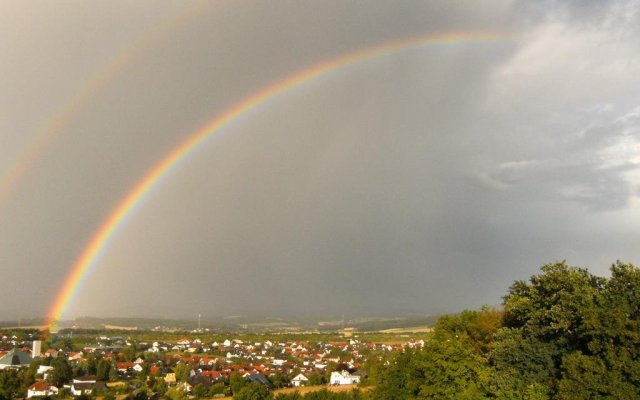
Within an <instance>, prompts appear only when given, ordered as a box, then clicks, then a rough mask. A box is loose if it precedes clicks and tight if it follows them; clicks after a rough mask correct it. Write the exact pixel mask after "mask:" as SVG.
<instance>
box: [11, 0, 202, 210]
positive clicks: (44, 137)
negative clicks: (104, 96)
mask: <svg viewBox="0 0 640 400" xmlns="http://www.w3.org/2000/svg"><path fill="white" fill-rule="evenodd" d="M204 5H205V3H204V2H201V3H194V5H192V6H189V7H186V8H185V10H184V11H182V12H180V13H178V14H175V15H172V16H170V17H169V18H167V19H166V20H164V21H162V22H161V23H160V24H158V25H156V26H153V27H152V28H150V29H147V30H145V31H144V32H142V33H141V34H140V35H139V36H138V37H137V38H135V40H133V41H132V42H131V43H129V44H128V45H127V46H125V47H124V48H123V49H122V50H121V51H119V52H118V53H116V54H115V55H114V56H113V57H112V58H111V59H110V60H109V61H108V62H107V63H105V64H104V65H103V66H101V67H100V68H99V69H98V70H96V71H95V72H94V73H92V74H91V75H89V77H88V78H87V79H85V80H83V81H82V82H80V84H79V85H78V86H77V87H76V89H75V91H74V92H73V93H72V94H71V96H70V97H69V98H68V99H67V100H66V101H65V102H64V103H62V105H61V106H60V107H58V108H57V109H56V110H55V111H54V112H53V114H51V115H50V116H49V117H48V118H46V120H45V122H44V123H43V125H42V126H40V127H39V129H38V130H37V131H36V132H34V133H33V134H32V135H31V137H30V139H29V140H28V141H27V142H26V144H25V145H24V146H23V148H22V149H21V151H19V152H18V154H17V155H16V156H15V157H14V160H12V161H10V162H9V164H8V167H7V168H6V169H5V170H4V171H0V211H2V210H1V208H2V206H3V205H4V204H5V202H7V200H8V199H9V198H10V196H11V193H12V191H13V189H14V188H15V185H16V183H17V182H18V181H19V180H20V179H21V178H22V177H23V176H24V175H25V174H26V173H27V172H28V171H29V169H30V168H31V166H32V165H33V163H34V162H35V160H37V159H38V158H39V157H40V156H41V155H42V153H43V152H44V151H45V150H46V149H47V147H48V145H49V144H50V143H51V142H52V141H53V139H55V138H56V137H57V136H58V135H60V134H62V133H63V132H64V127H65V126H67V125H68V124H69V122H71V121H72V120H73V119H74V117H76V116H77V115H78V114H80V112H81V111H82V110H83V109H84V107H85V106H86V105H87V104H88V103H89V100H90V99H91V98H93V97H94V96H95V95H96V94H97V93H99V92H100V91H101V90H102V89H104V88H105V87H107V86H108V85H109V84H111V83H112V82H114V81H115V80H116V79H117V78H118V77H120V76H121V75H122V73H123V72H124V71H126V68H127V67H128V66H129V65H130V64H132V62H133V61H134V60H136V59H138V58H140V57H142V55H143V54H144V53H145V52H146V51H148V50H149V49H150V48H152V47H153V46H154V45H156V44H157V43H159V42H161V41H162V40H163V39H165V38H166V37H167V36H168V35H169V34H170V33H171V32H174V31H175V30H176V29H177V28H179V27H180V26H183V25H185V24H186V23H188V22H189V21H190V20H192V19H193V18H194V17H195V16H197V15H198V13H199V12H201V11H202V6H204Z"/></svg>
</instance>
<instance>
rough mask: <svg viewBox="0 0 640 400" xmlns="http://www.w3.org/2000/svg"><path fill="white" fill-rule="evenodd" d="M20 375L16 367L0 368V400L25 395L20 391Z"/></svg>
mask: <svg viewBox="0 0 640 400" xmlns="http://www.w3.org/2000/svg"><path fill="white" fill-rule="evenodd" d="M20 386H21V385H20V377H19V376H18V371H16V370H14V369H5V370H0V400H11V399H13V398H15V397H23V396H21V393H20Z"/></svg>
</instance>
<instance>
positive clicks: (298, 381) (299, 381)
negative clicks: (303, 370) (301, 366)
mask: <svg viewBox="0 0 640 400" xmlns="http://www.w3.org/2000/svg"><path fill="white" fill-rule="evenodd" d="M308 383H309V379H308V378H307V377H306V376H304V375H303V374H298V375H296V377H295V378H293V379H292V380H291V384H293V386H295V387H300V386H305V385H307V384H308Z"/></svg>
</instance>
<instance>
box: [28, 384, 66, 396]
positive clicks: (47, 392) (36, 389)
mask: <svg viewBox="0 0 640 400" xmlns="http://www.w3.org/2000/svg"><path fill="white" fill-rule="evenodd" d="M56 394H58V388H57V387H55V386H53V385H52V384H50V383H49V382H45V381H40V382H36V383H34V384H33V385H31V386H29V389H27V398H31V397H35V396H37V397H47V396H53V395H56Z"/></svg>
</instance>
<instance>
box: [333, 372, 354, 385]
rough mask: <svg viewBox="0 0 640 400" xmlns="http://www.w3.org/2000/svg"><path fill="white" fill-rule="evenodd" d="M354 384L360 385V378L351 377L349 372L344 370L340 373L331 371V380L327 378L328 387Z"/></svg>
mask: <svg viewBox="0 0 640 400" xmlns="http://www.w3.org/2000/svg"><path fill="white" fill-rule="evenodd" d="M354 383H360V377H359V376H358V375H351V374H350V373H349V371H346V370H343V371H341V372H338V371H333V372H332V373H331V378H329V384H330V385H335V386H337V385H353V384H354Z"/></svg>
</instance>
